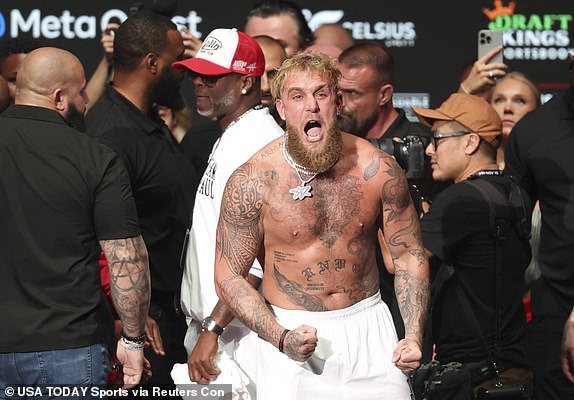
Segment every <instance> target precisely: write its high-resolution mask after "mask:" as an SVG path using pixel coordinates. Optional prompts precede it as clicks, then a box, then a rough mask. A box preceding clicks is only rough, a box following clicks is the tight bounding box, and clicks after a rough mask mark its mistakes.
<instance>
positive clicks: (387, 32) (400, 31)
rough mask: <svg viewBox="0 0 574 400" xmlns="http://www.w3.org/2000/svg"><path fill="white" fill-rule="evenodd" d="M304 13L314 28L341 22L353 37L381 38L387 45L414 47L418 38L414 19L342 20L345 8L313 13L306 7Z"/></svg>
mask: <svg viewBox="0 0 574 400" xmlns="http://www.w3.org/2000/svg"><path fill="white" fill-rule="evenodd" d="M303 15H304V16H305V19H306V20H307V23H308V24H309V27H310V28H311V29H312V30H315V29H317V28H318V27H319V26H321V25H323V24H332V23H340V24H341V25H342V26H343V27H344V28H345V29H348V30H349V31H350V32H351V35H352V36H353V39H355V40H380V41H382V42H383V44H384V45H385V46H386V47H413V46H414V45H415V39H416V38H417V32H416V28H415V23H414V22H412V21H399V22H383V21H377V22H369V21H344V22H341V20H342V19H343V16H344V15H345V12H344V11H343V10H323V11H319V12H317V13H315V14H313V13H312V12H311V11H310V10H308V9H304V10H303Z"/></svg>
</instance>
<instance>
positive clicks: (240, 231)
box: [215, 164, 317, 361]
mask: <svg viewBox="0 0 574 400" xmlns="http://www.w3.org/2000/svg"><path fill="white" fill-rule="evenodd" d="M265 187H266V177H265V175H264V174H263V173H262V172H259V171H257V170H256V169H255V168H254V167H253V166H252V165H250V164H245V165H243V166H241V167H239V168H238V169H237V170H236V171H235V172H234V173H233V174H232V175H231V177H230V178H229V181H228V182H227V185H226V187H225V191H224V193H223V198H222V201H221V213H220V216H219V223H218V226H217V235H216V236H217V240H216V252H215V288H216V291H217V295H218V296H219V298H220V299H221V300H222V301H224V302H225V303H226V304H227V306H228V307H229V308H230V309H231V310H232V312H233V313H234V314H235V316H236V317H238V318H239V319H240V320H241V321H242V322H243V323H244V324H245V325H246V326H248V327H249V328H250V329H252V330H253V331H255V332H256V333H257V334H258V335H259V336H261V337H262V338H263V339H265V340H267V341H268V342H269V343H272V344H273V345H274V346H276V347H279V342H280V340H281V336H282V333H283V331H284V330H285V328H284V327H282V326H281V325H280V324H279V323H278V322H277V321H276V320H275V317H274V316H273V314H272V313H271V311H270V310H269V308H268V307H267V306H266V305H265V303H264V301H263V299H262V298H261V297H260V296H259V294H258V293H257V291H256V290H255V289H254V288H253V287H251V285H249V283H248V282H247V281H246V279H245V277H246V276H247V273H248V272H249V268H250V267H251V264H253V261H254V260H255V257H256V256H257V254H258V252H259V248H260V246H261V245H262V242H263V223H262V219H261V217H262V207H263V205H264V202H265V200H266V199H264V190H265ZM264 279H265V278H264ZM316 345H317V333H316V330H315V329H314V328H311V327H308V326H304V325H303V326H300V327H299V328H297V329H295V330H293V331H289V333H287V335H286V336H285V337H284V352H285V354H287V355H288V356H289V357H291V358H292V359H294V360H296V361H305V360H307V359H308V358H309V357H311V355H312V354H313V352H314V351H315V347H316Z"/></svg>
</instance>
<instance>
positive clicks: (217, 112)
mask: <svg viewBox="0 0 574 400" xmlns="http://www.w3.org/2000/svg"><path fill="white" fill-rule="evenodd" d="M235 98H236V95H235V89H229V91H228V92H227V93H226V94H224V95H223V97H221V98H220V99H218V100H215V101H214V102H213V104H212V105H211V108H210V109H208V110H199V109H198V110H197V113H198V114H199V115H201V116H202V117H207V118H212V119H216V118H217V117H219V116H221V115H224V114H222V112H221V111H222V110H226V109H227V108H228V107H230V106H232V105H233V104H234V102H235Z"/></svg>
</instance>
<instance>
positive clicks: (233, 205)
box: [216, 164, 263, 275]
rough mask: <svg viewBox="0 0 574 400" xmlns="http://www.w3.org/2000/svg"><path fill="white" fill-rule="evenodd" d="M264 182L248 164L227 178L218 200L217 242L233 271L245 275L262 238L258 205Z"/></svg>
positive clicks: (261, 202)
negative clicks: (219, 203)
mask: <svg viewBox="0 0 574 400" xmlns="http://www.w3.org/2000/svg"><path fill="white" fill-rule="evenodd" d="M262 186H263V183H262V182H261V180H260V179H259V178H258V176H257V174H256V171H255V168H254V167H253V166H251V165H249V164H246V165H243V166H241V167H239V168H238V169H237V170H236V171H235V172H234V173H233V174H232V175H231V177H230V178H229V181H228V182H227V185H226V187H225V192H224V194H223V199H222V200H221V215H220V217H219V224H218V227H217V241H216V245H217V248H218V250H219V251H220V252H221V256H222V257H224V258H225V259H226V261H227V265H228V266H229V267H230V268H231V269H232V271H233V272H234V273H235V274H238V275H243V274H246V273H247V271H248V270H249V268H250V267H251V264H252V263H253V260H254V259H255V257H256V256H257V253H258V249H259V245H260V244H261V241H262V239H263V232H262V229H261V225H260V223H261V221H260V217H261V207H262V206H263V198H262Z"/></svg>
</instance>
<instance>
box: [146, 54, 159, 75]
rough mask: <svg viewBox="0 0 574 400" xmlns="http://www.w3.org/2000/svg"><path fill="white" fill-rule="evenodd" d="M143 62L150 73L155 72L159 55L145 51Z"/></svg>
mask: <svg viewBox="0 0 574 400" xmlns="http://www.w3.org/2000/svg"><path fill="white" fill-rule="evenodd" d="M145 64H146V67H147V69H149V70H150V72H151V73H152V74H157V73H158V71H159V57H158V55H157V54H155V53H147V54H146V55H145Z"/></svg>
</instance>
